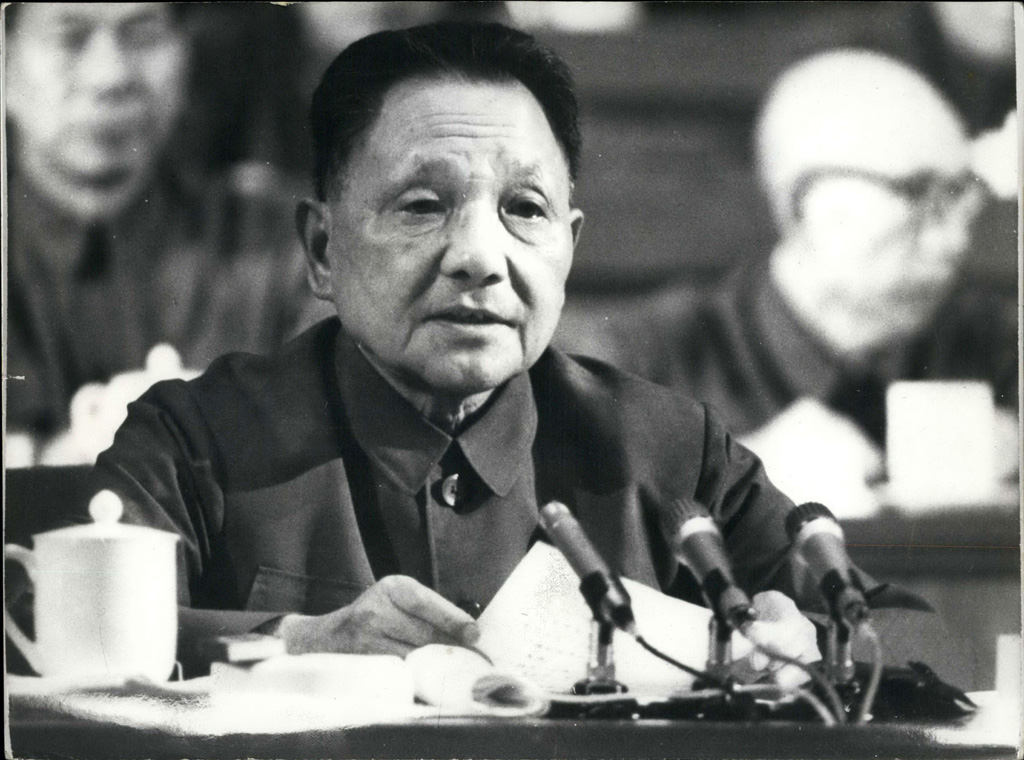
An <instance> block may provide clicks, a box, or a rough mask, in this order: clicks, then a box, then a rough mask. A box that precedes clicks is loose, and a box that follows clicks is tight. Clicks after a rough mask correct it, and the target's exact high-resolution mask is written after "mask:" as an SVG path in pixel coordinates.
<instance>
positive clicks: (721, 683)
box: [635, 634, 731, 691]
mask: <svg viewBox="0 0 1024 760" xmlns="http://www.w3.org/2000/svg"><path fill="white" fill-rule="evenodd" d="M635 638H636V642H637V643H638V644H639V645H640V646H642V647H643V648H644V649H646V650H647V651H648V652H650V653H651V654H653V655H654V656H655V657H658V658H659V659H662V660H664V661H665V662H667V663H668V664H669V665H674V666H675V667H677V668H679V669H680V670H682V671H684V672H686V673H689V674H690V675H691V676H693V677H694V678H697V679H703V680H705V681H709V682H710V683H713V684H715V685H716V686H718V688H720V689H724V690H725V691H729V690H730V689H731V684H730V683H729V681H728V680H727V679H724V678H719V677H718V676H713V675H711V674H710V673H706V672H704V671H703V670H698V669H697V668H694V667H690V666H689V665H687V664H686V663H685V662H679V660H676V659H675V658H673V657H669V656H668V655H667V654H665V653H664V652H662V651H660V650H659V649H657V648H656V647H654V645H652V644H651V643H649V642H648V641H647V639H645V638H644V637H643V636H641V635H639V634H637V635H636V637H635Z"/></svg>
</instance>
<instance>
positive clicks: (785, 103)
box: [756, 50, 969, 227]
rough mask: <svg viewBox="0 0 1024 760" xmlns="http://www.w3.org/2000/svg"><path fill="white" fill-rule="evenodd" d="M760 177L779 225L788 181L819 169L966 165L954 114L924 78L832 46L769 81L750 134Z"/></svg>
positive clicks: (890, 170) (953, 168) (910, 171)
mask: <svg viewBox="0 0 1024 760" xmlns="http://www.w3.org/2000/svg"><path fill="white" fill-rule="evenodd" d="M756 151H757V159H758V167H759V172H760V176H761V181H762V183H763V185H764V188H765V191H766V192H767V193H768V196H769V198H770V200H771V202H772V206H773V208H774V209H775V212H776V216H777V219H778V221H779V223H780V225H781V226H783V227H785V226H786V225H787V224H788V222H789V221H790V220H789V210H790V204H791V202H792V191H793V187H794V184H795V183H796V181H797V180H798V179H799V178H800V177H801V176H804V175H806V174H807V173H808V172H810V171H814V170H816V169H820V168H851V169H858V170H867V171H872V172H877V173H879V174H884V175H886V176H889V177H893V178H902V177H907V176H911V175H914V174H916V173H919V172H922V171H935V172H937V173H939V174H943V175H955V174H957V173H959V172H961V171H963V170H964V169H965V168H966V167H967V165H968V160H969V156H968V144H967V141H966V136H965V132H964V127H963V125H962V123H961V121H960V118H959V116H958V115H957V114H956V112H955V111H954V110H953V108H952V107H951V106H950V105H949V104H948V103H947V102H946V101H945V100H944V99H943V98H942V96H941V95H940V94H939V93H938V92H937V91H936V90H935V89H934V88H933V87H932V86H931V85H930V84H929V83H928V81H927V80H926V79H925V78H924V77H923V76H921V75H920V74H918V73H917V72H915V71H913V70H912V69H910V68H908V67H906V66H904V65H903V64H901V63H898V62H896V61H894V60H892V59H890V58H886V57H885V56H882V55H879V54H877V53H873V52H869V51H862V50H837V51H831V52H827V53H823V54H820V55H817V56H814V57H812V58H809V59H807V60H806V61H803V62H801V63H799V64H797V65H796V66H794V67H793V68H792V69H790V70H789V71H787V72H786V73H785V74H784V75H783V76H782V77H781V79H779V81H778V82H777V83H776V84H775V86H774V87H773V88H772V90H771V92H770V93H769V96H768V98H767V100H766V101H765V105H764V107H763V109H762V111H761V114H760V117H759V119H758V124H757V132H756Z"/></svg>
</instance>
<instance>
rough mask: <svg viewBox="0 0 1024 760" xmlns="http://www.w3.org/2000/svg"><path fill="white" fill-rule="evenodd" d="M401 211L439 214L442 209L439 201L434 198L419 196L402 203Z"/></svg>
mask: <svg viewBox="0 0 1024 760" xmlns="http://www.w3.org/2000/svg"><path fill="white" fill-rule="evenodd" d="M402 211H404V212H406V213H407V214H415V215H417V216H420V215H427V214H440V213H441V212H443V211H444V207H443V206H442V205H441V201H439V200H436V199H434V198H419V199H417V200H414V201H409V202H407V203H404V204H402Z"/></svg>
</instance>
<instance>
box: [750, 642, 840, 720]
mask: <svg viewBox="0 0 1024 760" xmlns="http://www.w3.org/2000/svg"><path fill="white" fill-rule="evenodd" d="M740 633H743V634H744V637H745V638H746V639H747V641H749V642H750V643H751V644H753V646H754V649H755V650H756V651H758V652H760V653H761V654H763V655H765V656H766V657H769V658H771V659H773V660H777V661H779V662H783V663H785V664H786V665H792V666H794V667H796V668H799V669H800V670H802V671H803V672H804V673H806V674H807V675H808V676H810V678H811V680H812V681H814V683H815V685H816V686H817V687H818V688H819V689H821V690H822V692H823V693H824V694H825V697H826V698H827V699H828V702H829V705H830V706H831V707H832V713H833V714H834V715H835V719H836V722H838V723H845V722H846V710H845V709H844V708H843V701H842V700H841V699H840V698H839V693H838V692H837V691H836V690H835V687H834V686H832V684H830V683H829V682H828V681H826V680H825V677H824V676H823V675H822V674H821V673H819V672H818V671H817V670H816V669H815V668H812V667H811V666H810V665H808V664H807V663H805V662H801V661H800V660H798V659H797V658H795V657H790V656H789V655H788V654H783V653H782V652H779V651H778V650H776V649H774V648H773V647H768V646H765V645H764V644H761V643H759V642H757V641H754V640H753V639H751V638H750V637H749V636H747V635H746V634H745V633H744V632H743V631H740Z"/></svg>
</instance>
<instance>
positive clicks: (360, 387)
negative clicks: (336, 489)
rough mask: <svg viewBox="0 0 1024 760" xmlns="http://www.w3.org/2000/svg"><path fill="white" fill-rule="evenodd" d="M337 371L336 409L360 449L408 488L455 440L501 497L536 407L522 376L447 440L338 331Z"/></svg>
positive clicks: (522, 453) (414, 487) (533, 427)
mask: <svg viewBox="0 0 1024 760" xmlns="http://www.w3.org/2000/svg"><path fill="white" fill-rule="evenodd" d="M336 357H337V359H336V371H337V375H338V385H339V388H340V392H341V401H342V406H343V408H344V410H345V413H346V414H347V416H348V420H349V423H350V425H351V427H352V434H353V435H354V436H355V439H356V441H357V442H358V443H359V445H360V447H361V448H362V449H363V451H364V452H366V454H367V456H369V457H370V458H371V459H372V460H373V461H375V462H376V463H377V464H378V465H379V466H380V467H381V468H382V469H383V470H384V471H385V472H386V473H387V474H388V476H389V477H390V478H391V479H392V480H393V481H394V482H395V483H396V484H397V485H399V486H400V487H401V488H402V489H403V490H405V491H406V492H407V493H410V494H413V493H416V492H418V491H419V490H420V489H421V488H422V487H423V486H424V484H425V483H426V481H427V478H428V477H429V475H430V471H431V469H432V468H433V467H434V466H435V465H436V464H437V463H438V462H439V461H440V459H441V457H442V456H443V455H444V454H445V452H446V451H447V450H448V448H449V447H450V446H451V445H452V443H453V441H454V442H457V443H458V446H459V448H460V449H461V450H462V453H463V455H464V456H465V458H466V460H467V461H468V463H469V465H470V466H471V467H472V468H473V470H474V471H475V472H476V474H477V475H478V476H479V477H480V479H481V480H482V481H483V482H484V483H485V484H486V485H487V487H488V488H489V489H490V490H491V491H492V492H493V493H494V494H496V495H498V496H505V495H506V494H507V493H508V492H509V491H510V490H511V489H512V486H513V485H514V484H515V482H516V480H517V479H518V478H519V475H520V473H521V471H522V467H521V465H522V463H523V461H524V460H525V459H526V458H528V457H529V455H530V452H531V450H532V448H533V440H534V436H535V434H536V432H537V408H536V405H535V403H534V398H533V389H532V387H531V384H530V379H529V376H528V375H527V374H526V373H521V374H519V375H516V376H515V377H513V378H512V379H511V380H509V381H508V382H507V383H506V384H505V385H504V386H502V387H501V388H498V389H497V390H496V391H495V392H494V394H493V395H492V396H491V398H490V399H489V400H488V401H487V403H486V405H485V406H484V409H483V411H482V413H481V414H480V415H479V416H477V418H476V419H475V420H474V421H473V422H472V423H471V424H470V426H469V427H468V428H467V429H465V430H464V431H462V432H461V433H460V434H459V435H458V436H456V437H455V438H452V437H451V436H449V435H448V434H447V433H445V432H444V431H442V430H441V429H440V428H438V427H437V426H436V425H434V424H433V423H431V422H430V421H429V420H428V419H427V418H426V417H424V416H423V415H422V414H421V413H420V412H419V410H417V409H416V408H415V407H413V406H412V404H410V403H409V402H408V401H407V400H406V399H405V398H404V397H402V396H401V395H400V394H399V393H398V391H396V390H395V389H394V388H393V387H392V386H391V384H390V383H388V382H387V381H386V380H385V379H384V378H383V377H382V376H381V375H380V373H379V372H377V370H376V369H374V367H373V366H372V365H371V364H370V363H369V362H368V361H367V360H366V357H364V356H363V354H362V352H361V351H360V350H359V348H358V347H357V346H356V344H355V342H354V341H353V340H352V339H351V338H350V337H349V336H348V335H347V334H346V333H345V332H344V330H342V331H340V332H339V333H338V347H337V351H336Z"/></svg>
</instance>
